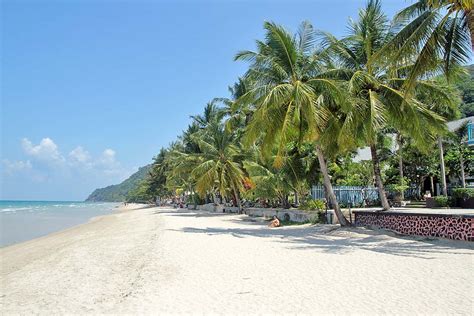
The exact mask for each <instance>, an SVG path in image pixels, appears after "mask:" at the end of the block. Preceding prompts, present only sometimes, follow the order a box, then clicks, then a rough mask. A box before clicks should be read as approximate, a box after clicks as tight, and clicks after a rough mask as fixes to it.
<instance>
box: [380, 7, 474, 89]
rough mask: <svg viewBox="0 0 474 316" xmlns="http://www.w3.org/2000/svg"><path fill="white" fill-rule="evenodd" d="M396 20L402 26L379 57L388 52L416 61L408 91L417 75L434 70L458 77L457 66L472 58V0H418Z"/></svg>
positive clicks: (396, 56) (402, 60)
mask: <svg viewBox="0 0 474 316" xmlns="http://www.w3.org/2000/svg"><path fill="white" fill-rule="evenodd" d="M394 22H395V23H394V24H395V25H396V27H397V28H399V29H400V30H399V32H398V33H397V34H396V36H394V37H393V38H392V39H391V41H390V42H389V43H387V45H386V47H385V48H384V50H383V51H381V54H380V56H378V57H382V58H383V57H384V56H386V55H387V54H389V55H390V58H391V59H392V60H397V61H399V62H401V63H405V62H406V61H407V60H409V61H410V62H413V66H412V67H411V71H410V75H409V80H408V81H407V82H406V88H407V89H406V91H407V92H410V93H411V92H412V90H413V87H414V84H415V80H416V79H417V78H420V77H421V76H423V75H425V74H427V73H430V72H433V71H438V70H442V71H443V72H444V74H445V75H446V77H447V78H448V79H450V78H453V77H456V75H457V74H458V73H459V72H458V70H459V67H458V66H459V65H463V64H465V63H466V62H467V61H469V60H470V59H471V58H472V53H473V51H474V11H473V1H472V0H418V1H416V2H415V3H413V4H412V5H410V6H408V7H407V8H405V9H403V10H401V11H400V12H399V13H398V14H397V15H396V16H395V19H394ZM440 59H441V60H442V62H439V60H440Z"/></svg>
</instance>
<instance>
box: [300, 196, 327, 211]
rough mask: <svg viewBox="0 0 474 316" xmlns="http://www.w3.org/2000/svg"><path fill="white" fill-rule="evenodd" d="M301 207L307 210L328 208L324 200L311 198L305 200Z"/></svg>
mask: <svg viewBox="0 0 474 316" xmlns="http://www.w3.org/2000/svg"><path fill="white" fill-rule="evenodd" d="M299 208H300V209H301V210H305V211H322V210H324V209H325V208H326V204H325V203H324V201H323V200H313V199H309V200H306V201H304V202H303V203H302V204H301V205H300V207H299Z"/></svg>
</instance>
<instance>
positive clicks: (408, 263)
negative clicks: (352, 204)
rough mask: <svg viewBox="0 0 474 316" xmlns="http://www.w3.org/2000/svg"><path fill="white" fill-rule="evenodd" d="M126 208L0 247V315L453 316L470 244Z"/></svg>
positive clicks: (467, 293) (465, 282)
mask: <svg viewBox="0 0 474 316" xmlns="http://www.w3.org/2000/svg"><path fill="white" fill-rule="evenodd" d="M266 225H267V222H265V221H263V220H262V219H261V218H251V217H248V216H246V215H236V214H217V213H208V212H202V211H188V210H184V209H181V210H177V209H171V208H157V207H143V206H141V205H130V206H128V207H127V208H121V209H120V210H119V211H116V212H114V213H113V214H110V215H105V216H101V217H96V218H94V219H92V220H91V221H89V222H88V223H86V224H82V225H79V226H75V227H73V228H70V229H67V230H64V231H60V232H57V233H53V234H50V235H48V236H45V237H41V238H38V239H34V240H30V241H27V242H23V243H19V244H16V245H12V246H8V247H5V248H1V249H0V258H1V289H0V304H1V306H0V309H1V310H2V313H4V314H30V313H39V314H44V315H46V314H51V313H60V314H62V313H133V314H136V313H139V314H152V313H173V314H196V313H199V314H202V313H204V314H359V315H360V314H364V315H380V314H399V315H400V314H405V315H407V314H438V315H440V314H461V315H472V314H473V312H474V301H473V300H474V272H473V271H474V243H468V242H461V241H452V240H441V239H422V238H408V237H402V236H398V235H395V234H393V233H389V232H384V231H373V230H368V229H363V228H347V229H340V228H337V226H333V225H315V226H311V225H309V224H305V225H296V226H285V227H281V228H274V229H270V228H268V227H267V226H266Z"/></svg>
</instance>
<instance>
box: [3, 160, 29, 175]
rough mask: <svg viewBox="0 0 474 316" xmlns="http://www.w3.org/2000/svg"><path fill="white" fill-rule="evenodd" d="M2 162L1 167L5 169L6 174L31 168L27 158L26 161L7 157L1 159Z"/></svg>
mask: <svg viewBox="0 0 474 316" xmlns="http://www.w3.org/2000/svg"><path fill="white" fill-rule="evenodd" d="M2 164H3V168H4V169H5V173H7V174H13V173H15V172H22V171H27V170H31V168H32V165H31V162H30V161H29V160H27V161H22V160H17V161H10V160H8V159H3V160H2Z"/></svg>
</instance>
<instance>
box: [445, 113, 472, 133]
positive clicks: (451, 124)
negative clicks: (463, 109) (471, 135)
mask: <svg viewBox="0 0 474 316" xmlns="http://www.w3.org/2000/svg"><path fill="white" fill-rule="evenodd" d="M467 121H470V122H471V123H473V124H474V116H469V117H465V118H462V119H460V120H456V121H451V122H448V123H446V125H448V129H449V130H450V131H451V132H453V131H455V130H457V129H458V128H459V127H461V125H462V124H464V122H467Z"/></svg>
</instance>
